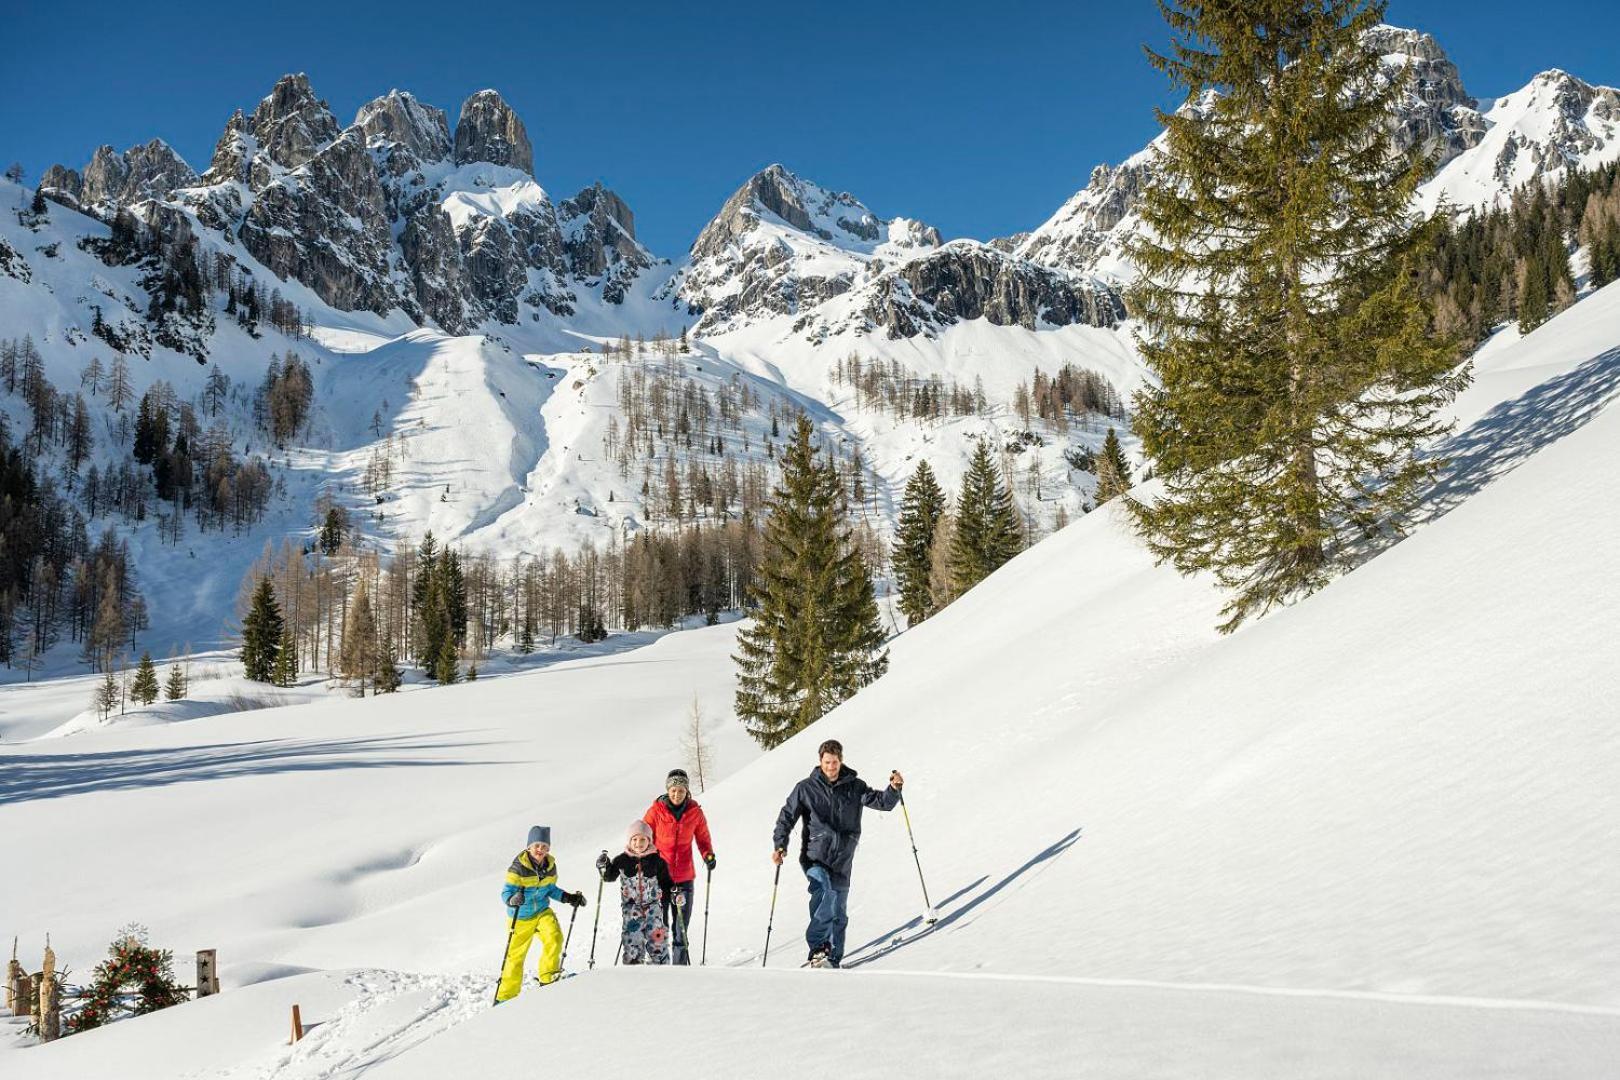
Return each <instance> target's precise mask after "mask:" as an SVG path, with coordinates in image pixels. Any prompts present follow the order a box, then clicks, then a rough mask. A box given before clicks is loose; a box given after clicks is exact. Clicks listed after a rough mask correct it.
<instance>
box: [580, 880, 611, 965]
mask: <svg viewBox="0 0 1620 1080" xmlns="http://www.w3.org/2000/svg"><path fill="white" fill-rule="evenodd" d="M602 854H604V855H606V854H607V852H605V851H604V852H602ZM606 881H607V879H606V878H604V877H603V876H602V875H601V873H598V874H597V875H596V915H595V916H594V917H593V918H592V919H591V962H590V964H589V965H588V966H587V967H586V969H585V970H586V971H590V970H592V969H594V968H595V967H596V928H597V927H598V926H601V925H602V886H603V884H604V883H605V882H606Z"/></svg>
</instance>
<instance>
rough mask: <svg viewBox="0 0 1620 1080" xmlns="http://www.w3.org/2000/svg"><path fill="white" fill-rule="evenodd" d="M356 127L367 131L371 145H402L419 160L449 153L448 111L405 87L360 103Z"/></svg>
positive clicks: (435, 157) (355, 119) (428, 159)
mask: <svg viewBox="0 0 1620 1080" xmlns="http://www.w3.org/2000/svg"><path fill="white" fill-rule="evenodd" d="M354 126H355V127H357V128H359V129H360V130H361V131H363V132H365V133H366V138H367V140H368V141H369V142H370V143H371V145H373V146H377V145H379V144H381V145H383V146H387V145H390V144H392V145H397V146H401V147H403V148H404V149H406V150H408V151H410V152H411V154H413V155H414V156H415V157H416V158H417V160H419V161H439V160H442V159H444V158H448V157H449V156H450V149H451V143H450V120H449V117H448V116H447V115H446V114H445V111H444V110H443V109H439V108H435V107H434V106H432V105H428V104H425V103H423V102H421V101H418V100H417V99H416V97H415V95H413V94H410V93H407V92H405V91H402V90H390V91H389V92H388V93H387V94H385V95H383V96H382V97H380V98H375V99H373V100H371V101H368V102H366V104H364V105H362V106H360V111H359V112H357V113H356V114H355V117H354Z"/></svg>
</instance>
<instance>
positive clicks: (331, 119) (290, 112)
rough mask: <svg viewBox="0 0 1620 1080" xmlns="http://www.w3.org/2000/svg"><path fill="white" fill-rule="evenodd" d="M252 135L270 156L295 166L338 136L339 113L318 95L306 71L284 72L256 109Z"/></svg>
mask: <svg viewBox="0 0 1620 1080" xmlns="http://www.w3.org/2000/svg"><path fill="white" fill-rule="evenodd" d="M249 123H250V125H251V130H252V132H253V137H254V138H255V139H256V140H257V141H258V144H259V148H260V150H262V151H263V152H264V153H265V154H266V155H267V156H268V157H269V158H270V160H272V161H274V162H275V163H276V164H277V165H280V166H282V167H284V168H288V169H296V168H297V167H298V166H300V165H302V164H303V163H304V162H306V161H308V160H309V159H310V158H312V157H314V156H315V154H316V152H317V151H318V150H320V149H321V147H323V146H325V145H326V144H327V143H329V142H331V141H332V140H333V139H335V138H337V136H338V131H339V130H340V128H339V127H338V122H337V117H335V116H333V115H332V110H331V109H329V108H328V107H327V105H326V102H325V101H322V100H321V99H320V98H318V97H316V96H315V91H314V90H313V89H312V88H311V87H310V85H309V76H308V75H305V74H304V73H303V72H298V73H296V74H292V75H283V76H282V77H281V78H280V79H278V80H276V85H275V87H274V88H273V89H271V91H270V93H269V94H268V95H266V96H265V98H264V99H263V100H261V101H260V102H259V104H258V106H257V107H256V108H255V109H254V110H253V115H252V117H251V118H250V120H249Z"/></svg>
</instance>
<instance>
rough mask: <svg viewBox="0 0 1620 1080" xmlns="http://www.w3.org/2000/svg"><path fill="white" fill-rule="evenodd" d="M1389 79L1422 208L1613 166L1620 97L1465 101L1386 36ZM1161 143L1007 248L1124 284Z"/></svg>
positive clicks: (1428, 59) (1435, 70) (1096, 180)
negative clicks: (1421, 174)
mask: <svg viewBox="0 0 1620 1080" xmlns="http://www.w3.org/2000/svg"><path fill="white" fill-rule="evenodd" d="M1363 40H1364V41H1365V42H1366V43H1367V44H1368V46H1369V47H1371V48H1372V49H1374V50H1375V51H1376V52H1377V53H1378V54H1379V55H1380V56H1381V57H1382V59H1383V61H1384V65H1385V69H1386V70H1387V71H1388V73H1389V76H1390V77H1391V78H1393V77H1395V76H1396V75H1397V74H1399V73H1400V72H1403V71H1405V72H1408V73H1409V75H1410V78H1409V81H1408V83H1407V85H1406V87H1405V92H1404V94H1403V96H1402V100H1401V102H1400V104H1399V105H1398V106H1397V109H1396V117H1395V121H1394V124H1395V128H1394V134H1395V144H1396V147H1397V148H1398V149H1402V150H1404V149H1407V148H1409V147H1414V146H1417V147H1422V149H1423V151H1424V153H1425V154H1426V155H1427V156H1428V157H1429V159H1430V160H1431V161H1432V162H1433V164H1434V168H1435V170H1436V173H1435V175H1434V177H1433V178H1432V179H1431V180H1430V181H1429V182H1428V183H1427V184H1426V185H1425V186H1424V188H1423V190H1422V192H1421V195H1420V202H1421V205H1422V206H1423V207H1424V208H1425V209H1426V210H1431V211H1432V210H1433V209H1434V207H1435V206H1436V205H1438V203H1439V202H1440V200H1441V198H1442V197H1444V198H1445V199H1446V200H1447V201H1448V202H1449V203H1450V204H1451V205H1453V206H1459V207H1481V206H1490V205H1496V204H1499V203H1501V202H1504V201H1505V200H1507V199H1508V198H1509V197H1510V196H1511V195H1512V193H1513V191H1514V190H1515V189H1516V188H1519V187H1521V186H1523V185H1524V184H1527V183H1529V182H1531V181H1532V180H1540V179H1552V178H1554V177H1555V176H1556V175H1557V174H1559V173H1561V172H1562V171H1563V170H1564V169H1565V168H1567V167H1569V166H1571V165H1575V166H1578V167H1590V166H1593V165H1598V164H1602V163H1603V162H1606V161H1610V160H1613V159H1614V158H1615V157H1616V156H1620V91H1615V90H1613V89H1611V88H1609V87H1602V86H1592V85H1591V84H1588V83H1586V82H1583V81H1582V80H1580V79H1578V78H1576V77H1574V76H1573V75H1570V74H1568V73H1567V72H1563V71H1558V70H1553V71H1546V72H1542V73H1541V74H1539V75H1537V76H1536V77H1535V78H1534V79H1532V80H1531V81H1530V82H1529V83H1528V84H1526V85H1525V86H1524V87H1523V88H1521V89H1519V90H1518V91H1516V92H1514V93H1512V94H1509V95H1507V96H1506V97H1500V98H1494V99H1486V100H1481V99H1478V98H1476V97H1475V96H1474V95H1472V94H1470V93H1469V92H1468V90H1467V88H1466V87H1465V86H1464V85H1463V81H1462V76H1461V74H1460V73H1459V72H1458V70H1457V66H1456V64H1454V63H1453V62H1452V61H1451V59H1450V57H1448V56H1447V55H1446V52H1445V50H1444V49H1443V48H1441V46H1440V44H1439V42H1437V41H1436V40H1435V38H1434V37H1433V36H1432V35H1430V34H1427V33H1423V32H1422V31H1418V30H1411V29H1407V28H1405V27H1399V26H1390V25H1388V24H1385V25H1381V26H1376V27H1374V28H1373V29H1371V30H1369V31H1367V34H1366V35H1365V37H1364V39H1363ZM1162 139H1163V137H1162V135H1161V136H1160V137H1158V138H1155V139H1154V141H1153V142H1151V143H1149V144H1148V145H1147V146H1146V147H1145V148H1144V149H1142V150H1140V151H1138V152H1137V153H1136V154H1133V155H1132V156H1131V157H1129V158H1127V159H1125V161H1123V162H1122V163H1120V164H1119V165H1117V166H1109V165H1101V166H1098V167H1097V168H1096V169H1094V170H1093V171H1092V173H1091V177H1090V180H1089V181H1088V183H1087V185H1086V187H1084V188H1082V189H1081V190H1080V191H1078V192H1076V193H1075V194H1074V195H1073V196H1072V197H1070V198H1069V199H1068V200H1067V201H1066V202H1065V203H1064V204H1063V206H1062V207H1060V208H1059V209H1058V211H1057V213H1055V214H1053V215H1052V216H1051V217H1050V218H1048V219H1047V220H1046V222H1045V223H1043V224H1042V225H1041V226H1040V227H1039V228H1037V229H1035V230H1034V231H1033V232H1031V233H1030V234H1029V235H1028V236H1027V237H1025V238H1024V240H1023V242H1022V243H1021V244H1018V245H1017V246H1016V247H1014V249H1013V250H1014V251H1015V253H1017V254H1019V255H1022V256H1024V257H1026V258H1030V259H1034V260H1036V261H1038V262H1042V263H1045V264H1047V265H1049V266H1053V267H1058V268H1062V269H1069V270H1079V271H1082V272H1086V273H1095V274H1101V275H1103V276H1105V277H1109V278H1112V279H1115V280H1124V279H1128V278H1130V277H1132V276H1133V275H1134V273H1135V270H1134V268H1133V267H1132V266H1131V265H1130V263H1129V261H1128V260H1127V259H1126V257H1125V254H1124V253H1125V250H1126V248H1127V246H1128V241H1129V238H1130V237H1131V235H1132V234H1133V233H1134V231H1135V229H1136V228H1137V218H1136V215H1135V207H1136V203H1137V200H1138V199H1139V198H1140V195H1141V192H1142V191H1143V189H1144V188H1145V187H1146V186H1147V183H1148V182H1149V181H1150V180H1151V178H1152V176H1153V171H1154V168H1155V166H1154V163H1153V157H1154V153H1155V148H1156V147H1157V146H1159V145H1161V144H1162Z"/></svg>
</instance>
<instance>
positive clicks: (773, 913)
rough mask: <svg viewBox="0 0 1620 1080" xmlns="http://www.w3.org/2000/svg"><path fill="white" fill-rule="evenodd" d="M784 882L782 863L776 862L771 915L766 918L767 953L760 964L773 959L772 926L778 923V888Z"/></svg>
mask: <svg viewBox="0 0 1620 1080" xmlns="http://www.w3.org/2000/svg"><path fill="white" fill-rule="evenodd" d="M781 884H782V864H781V863H777V864H776V879H775V880H774V881H772V882H771V915H770V918H768V919H766V920H765V954H764V955H763V956H761V957H760V958H759V966H760V967H764V966H765V965H766V964H768V963H770V959H771V927H772V926H773V925H775V923H776V890H777V887H778V886H780V885H781Z"/></svg>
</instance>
